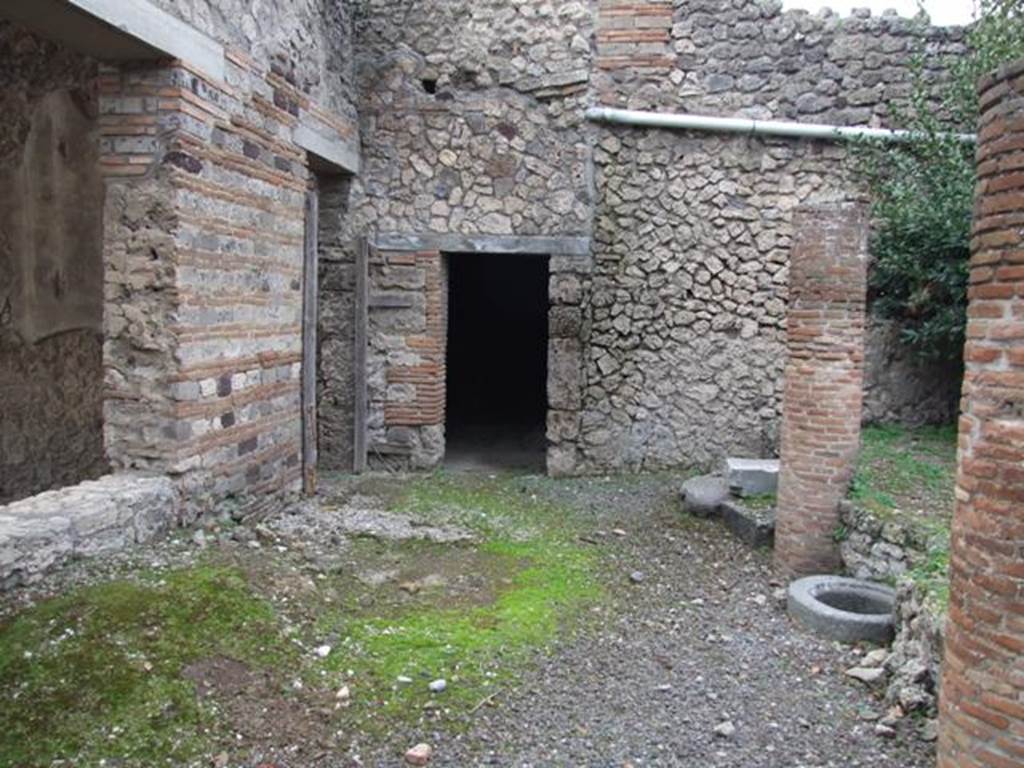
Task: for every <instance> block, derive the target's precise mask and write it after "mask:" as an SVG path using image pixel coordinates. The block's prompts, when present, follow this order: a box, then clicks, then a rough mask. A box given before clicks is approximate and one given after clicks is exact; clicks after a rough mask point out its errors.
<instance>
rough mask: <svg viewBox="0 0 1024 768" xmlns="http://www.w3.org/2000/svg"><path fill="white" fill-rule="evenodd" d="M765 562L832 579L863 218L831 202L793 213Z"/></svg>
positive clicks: (857, 328) (850, 402)
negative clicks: (774, 512) (773, 504)
mask: <svg viewBox="0 0 1024 768" xmlns="http://www.w3.org/2000/svg"><path fill="white" fill-rule="evenodd" d="M793 229H794V241H793V250H792V255H791V258H790V277H789V279H790V302H789V308H788V311H787V317H786V334H787V346H788V362H787V365H786V375H785V378H786V386H785V393H784V395H783V416H782V434H781V447H782V465H781V472H780V477H779V494H778V521H777V529H776V534H775V562H776V565H777V566H778V568H779V570H780V571H782V572H783V573H786V574H787V575H793V576H796V575H807V574H813V573H833V572H834V571H835V569H836V567H837V565H838V550H837V547H836V544H835V540H834V536H835V531H836V528H837V527H838V525H839V502H840V500H841V499H842V498H843V497H844V496H845V495H846V491H847V488H848V485H849V482H850V478H851V477H852V474H853V468H854V462H855V459H856V456H857V450H858V447H859V442H860V417H861V401H862V397H863V396H862V390H863V377H864V305H865V293H866V280H867V232H868V219H867V212H866V210H865V208H864V207H863V206H861V205H858V204H853V203H836V204H826V205H817V206H810V207H804V208H801V209H800V210H799V211H797V213H796V214H795V216H794V224H793Z"/></svg>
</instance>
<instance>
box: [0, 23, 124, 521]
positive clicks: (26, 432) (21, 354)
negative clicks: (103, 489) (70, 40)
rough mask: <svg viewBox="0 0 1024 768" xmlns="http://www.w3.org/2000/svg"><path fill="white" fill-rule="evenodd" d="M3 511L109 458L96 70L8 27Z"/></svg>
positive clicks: (0, 178)
mask: <svg viewBox="0 0 1024 768" xmlns="http://www.w3.org/2000/svg"><path fill="white" fill-rule="evenodd" d="M0 61H2V62H3V69H4V78H3V84H2V87H0V106H2V109H0V503H3V502H6V501H9V500H12V499H15V498H19V497H22V496H27V495H30V494H32V493H36V492H38V491H42V490H44V489H46V488H51V487H59V486H62V485H68V484H73V483H76V482H78V481H80V480H82V479H85V478H89V477H97V476H99V475H100V474H102V473H103V472H104V470H105V468H106V460H105V458H104V452H103V413H102V397H103V387H102V382H103V370H102V351H101V349H102V339H101V335H100V326H101V323H102V307H103V286H102V266H101V264H102V262H101V250H102V245H101V238H102V233H101V226H102V220H103V213H102V206H103V181H102V178H101V177H100V174H99V163H98V152H97V146H98V140H97V119H96V118H97V108H96V97H95V92H94V89H93V84H92V78H93V77H94V76H95V71H96V65H95V63H94V62H92V61H90V60H88V59H86V58H84V57H82V56H78V55H75V54H73V53H71V52H69V51H67V50H65V49H63V48H61V47H59V46H57V45H55V44H52V43H48V42H45V41H43V40H41V39H39V38H38V37H36V36H34V35H32V34H30V33H28V32H26V31H25V30H23V29H21V28H19V27H17V26H16V25H13V24H10V23H7V22H3V21H0Z"/></svg>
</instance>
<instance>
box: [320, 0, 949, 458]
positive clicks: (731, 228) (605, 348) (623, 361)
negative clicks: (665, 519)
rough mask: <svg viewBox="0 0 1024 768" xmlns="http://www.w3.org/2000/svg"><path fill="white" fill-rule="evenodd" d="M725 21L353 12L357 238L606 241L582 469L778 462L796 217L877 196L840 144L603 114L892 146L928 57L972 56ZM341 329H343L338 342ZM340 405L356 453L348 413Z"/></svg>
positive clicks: (763, 13)
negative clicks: (921, 59)
mask: <svg viewBox="0 0 1024 768" xmlns="http://www.w3.org/2000/svg"><path fill="white" fill-rule="evenodd" d="M721 6H722V4H721V3H718V2H708V1H703V0H702V1H698V2H685V3H684V2H682V0H676V1H675V2H667V1H666V0H649V1H647V2H630V3H626V2H620V1H619V0H594V2H587V3H581V2H569V1H567V0H563V1H561V2H554V3H550V2H546V3H542V2H525V3H507V2H500V1H499V0H488V2H484V3H468V2H438V1H434V2H424V3H416V4H409V3H405V2H399V1H398V0H363V1H362V2H360V3H357V4H356V7H355V11H354V18H355V28H356V50H357V55H358V66H357V74H356V81H357V83H358V84H359V90H360V117H361V123H362V135H363V139H364V161H365V165H364V171H363V173H362V174H361V177H360V178H359V179H358V180H356V181H355V183H354V184H353V201H352V215H351V230H350V231H349V233H348V236H349V237H352V238H354V236H356V235H359V234H364V233H365V234H367V235H368V236H369V237H370V239H371V240H373V239H374V238H375V237H378V236H382V235H383V236H387V235H392V234H400V235H420V234H423V233H444V234H468V235H485V236H491V235H548V236H550V235H590V236H592V237H593V252H592V257H593V259H592V265H593V266H592V269H588V270H587V271H585V272H583V273H581V274H579V275H578V278H579V280H580V291H581V294H582V295H585V296H586V301H585V302H584V303H582V304H581V305H579V314H580V318H579V323H578V327H579V329H580V330H579V334H578V335H577V337H576V338H575V339H574V340H573V341H572V342H571V343H572V344H573V345H574V350H575V351H574V356H575V359H578V360H580V361H581V366H582V367H581V370H580V371H578V372H576V373H574V374H573V377H574V381H575V382H576V383H577V384H579V386H580V391H579V403H578V406H576V407H574V409H573V413H574V414H575V416H574V418H573V419H571V421H572V422H573V426H572V427H570V428H568V429H564V428H559V429H557V430H555V432H554V433H556V434H558V438H557V440H555V441H554V442H555V443H556V444H557V445H558V452H559V454H560V457H561V458H560V459H559V461H558V464H559V466H560V467H561V468H562V470H563V471H571V472H598V471H606V470H614V469H622V470H638V469H655V468H663V467H673V466H680V465H688V466H694V465H697V466H711V465H712V464H715V463H716V462H717V461H718V460H719V459H720V458H721V457H722V456H723V455H725V454H727V453H732V454H749V455H771V454H774V453H775V452H777V450H778V428H779V418H780V404H781V393H782V378H783V360H784V338H783V318H784V316H785V309H786V303H787V301H788V259H789V248H790V245H791V237H792V231H791V230H792V212H793V210H794V209H795V208H796V207H798V206H799V205H802V204H805V203H815V202H828V201H842V200H848V199H851V198H857V197H858V196H859V194H860V191H859V190H858V189H857V188H856V186H857V185H856V182H855V180H854V179H853V177H852V173H851V169H850V167H849V165H848V163H847V155H846V151H845V148H844V147H842V146H841V145H837V144H835V143H831V142H814V141H797V140H790V139H779V140H775V139H761V138H751V137H723V136H716V135H713V134H707V133H685V132H672V131H658V130H650V129H637V128H618V127H610V126H607V125H598V124H595V123H590V122H587V121H586V120H585V119H584V114H583V111H584V108H585V107H586V106H587V105H588V104H592V103H601V104H606V105H612V106H628V107H633V108H643V109H660V110H673V111H686V112H701V113H706V114H712V115H722V116H732V115H748V116H753V117H757V118H778V119H797V120H803V121H830V122H836V123H840V124H860V125H883V124H885V123H886V120H887V118H888V109H887V102H888V101H889V100H890V99H895V100H899V99H900V98H902V97H904V96H905V95H906V94H907V92H908V88H909V78H910V69H909V60H910V54H911V52H912V51H913V50H915V49H916V48H919V47H923V46H927V47H928V48H929V49H930V50H932V51H942V52H948V53H950V54H955V53H956V52H958V51H960V50H962V47H963V35H962V31H961V30H957V29H951V30H936V29H929V28H921V27H919V26H915V25H914V24H913V23H912V22H910V21H909V20H906V19H901V18H899V17H897V16H894V15H884V16H882V17H871V16H869V15H864V14H861V13H858V14H855V15H854V16H851V17H848V18H843V19H840V18H839V17H838V16H835V15H830V14H818V15H809V14H806V13H803V12H783V11H781V10H780V8H779V6H778V4H775V3H770V2H769V3H762V2H756V1H755V0H749V1H746V2H737V3H732V4H730V5H729V7H727V8H725V9H723V8H722V7H721ZM928 74H929V76H931V77H934V78H936V79H937V78H941V76H942V72H940V71H933V72H930V73H928ZM344 319H345V313H343V312H342V313H332V314H331V316H330V317H328V319H327V322H326V323H325V324H324V326H323V329H322V330H323V332H324V333H325V334H326V335H327V336H329V337H330V338H341V337H342V335H343V332H344V328H343V322H344ZM569 343H570V342H569V341H567V340H565V338H564V337H563V339H562V340H561V341H560V342H559V344H561V345H562V346H565V345H566V344H569ZM869 356H871V357H873V358H874V359H878V360H888V361H892V360H893V359H894V353H892V352H891V347H886V349H885V350H882V351H879V352H878V353H872V352H869ZM549 363H550V361H549ZM880 368H881V365H879V366H878V367H877V368H872V371H879V370H880ZM901 370H902V369H901ZM870 381H871V401H870V402H871V407H872V409H873V410H872V411H871V412H872V413H873V414H874V413H878V414H881V415H883V416H886V417H887V416H889V415H896V416H897V417H898V418H901V419H904V420H910V421H917V420H926V419H928V420H930V419H931V418H932V416H933V415H937V413H938V411H939V410H940V405H939V404H938V402H937V400H938V399H939V398H937V397H936V398H931V399H928V400H927V401H926V402H924V403H922V404H921V409H920V410H915V409H913V408H912V407H910V405H909V403H910V401H911V400H912V399H915V395H913V394H911V392H910V391H909V389H908V388H907V387H906V386H905V381H904V379H903V378H902V377H901V378H899V380H898V382H899V385H900V386H899V388H897V387H895V386H893V385H894V384H895V383H897V380H896V379H894V378H892V377H886V376H884V375H881V373H879V374H878V375H876V376H874V377H873V378H872V379H871V380H870ZM890 389H892V390H893V391H894V393H893V394H891V395H890V394H888V391H889V390H890ZM914 391H915V392H916V390H914ZM916 399H918V400H920V398H916ZM338 407H339V408H350V405H349V404H347V403H340V404H339V406H338ZM333 408H334V406H328V408H327V409H323V408H322V409H321V413H322V416H323V417H325V421H327V422H328V423H331V424H334V425H336V427H332V428H331V432H332V433H334V432H336V433H337V434H338V435H341V434H342V429H343V427H342V425H346V424H350V423H351V413H340V414H339V413H337V412H333V413H327V412H328V411H332V409H333ZM561 410H563V409H562V408H560V407H559V406H556V405H552V414H551V419H554V420H564V417H563V416H561V415H559V414H557V413H555V412H556V411H561ZM922 413H924V414H925V415H924V416H922ZM373 418H374V417H373V416H371V419H373ZM569 435H572V437H569ZM322 436H323V433H322ZM328 437H329V440H328V443H334V444H338V445H341V443H342V442H347V441H342V440H333V438H332V437H330V435H328ZM339 450H340V448H339ZM331 454H332V451H331V450H329V451H328V455H327V456H326V457H325V459H327V460H328V461H330V460H331V459H330V456H331ZM339 455H340V454H339ZM567 457H572V458H571V461H570V460H569V459H568V458H567ZM339 463H345V462H344V461H340V462H339ZM570 466H571V469H568V468H569V467H570Z"/></svg>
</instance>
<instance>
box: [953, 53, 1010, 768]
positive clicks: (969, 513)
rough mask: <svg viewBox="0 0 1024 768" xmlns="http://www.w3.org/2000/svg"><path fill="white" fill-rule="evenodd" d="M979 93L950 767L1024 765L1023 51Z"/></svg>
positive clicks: (956, 531)
mask: <svg viewBox="0 0 1024 768" xmlns="http://www.w3.org/2000/svg"><path fill="white" fill-rule="evenodd" d="M979 93H980V98H981V112H982V117H981V124H980V127H979V136H978V186H977V193H976V200H975V214H974V232H973V239H972V242H971V251H972V255H971V276H970V290H969V292H968V296H969V299H970V302H969V306H968V323H967V345H966V348H965V350H964V360H965V364H966V374H965V377H964V387H963V401H962V406H961V407H962V411H963V415H962V416H961V418H960V461H959V470H958V473H957V489H956V498H957V506H956V514H955V516H954V520H953V537H952V544H951V546H952V553H951V584H950V607H949V622H948V625H947V633H946V646H945V654H946V656H945V661H944V663H943V679H942V690H941V696H940V736H939V766H940V768H978V767H980V766H986V767H988V766H992V767H994V768H1009V767H1010V766H1024V61H1021V62H1018V63H1017V64H1015V65H1011V66H1009V67H1006V68H1003V69H1001V70H999V71H998V72H997V73H996V74H995V75H993V76H991V77H988V78H986V79H985V80H983V81H982V82H981V84H980V86H979Z"/></svg>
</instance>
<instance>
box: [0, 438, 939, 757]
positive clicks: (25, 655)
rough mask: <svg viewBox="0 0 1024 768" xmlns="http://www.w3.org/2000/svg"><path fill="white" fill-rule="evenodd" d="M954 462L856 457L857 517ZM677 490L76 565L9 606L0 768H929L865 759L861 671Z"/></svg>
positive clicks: (428, 492) (410, 517)
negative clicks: (587, 767) (812, 631)
mask: <svg viewBox="0 0 1024 768" xmlns="http://www.w3.org/2000/svg"><path fill="white" fill-rule="evenodd" d="M947 438H948V434H946V433H944V432H942V431H934V430H933V431H923V432H913V433H907V432H893V431H886V430H882V431H879V432H876V433H872V432H870V431H869V433H868V437H867V444H866V445H867V447H866V450H865V460H864V462H862V466H861V471H860V473H859V474H858V478H859V480H858V484H857V486H856V487H855V491H854V493H855V494H856V495H858V496H861V497H863V499H865V504H869V505H871V506H872V507H873V508H877V509H878V511H879V513H881V512H882V511H883V509H882V508H883V506H884V507H885V511H886V512H887V513H891V514H893V515H900V516H901V519H902V516H903V515H904V514H909V515H910V516H911V517H916V516H918V514H919V509H918V508H919V507H920V509H926V508H927V509H932V508H933V507H934V506H935V503H936V502H938V501H940V500H941V499H943V498H945V497H944V496H943V494H944V493H948V489H945V488H944V484H945V482H946V476H945V475H944V476H943V478H942V479H940V478H939V476H938V475H937V474H936V473H935V472H933V470H932V467H939V468H941V467H942V466H943V462H946V461H948V450H947V447H948V446H947V443H948V440H947ZM904 443H906V445H909V446H912V447H913V448H914V450H915V451H919V452H920V453H919V456H918V458H917V459H915V460H914V461H910V460H906V461H904V460H903V459H901V460H900V461H899V462H897V464H896V465H894V464H893V461H892V459H893V457H894V455H895V454H894V453H893V452H896V453H899V455H900V456H903V455H905V451H904V448H905V447H906V446H905V445H904ZM941 471H945V470H941ZM678 487H679V476H678V475H670V474H652V475H639V476H621V477H620V476H609V477H604V478H591V479H577V480H561V481H556V480H550V479H547V478H544V477H539V476H532V475H519V474H484V473H443V472H442V473H437V474H434V475H428V476H397V475H371V476H366V477H363V478H353V477H350V476H338V477H334V478H330V479H329V481H328V482H327V483H326V487H325V488H324V489H323V491H322V492H321V494H320V496H319V497H318V498H317V499H316V500H314V501H310V502H307V503H305V504H303V505H302V506H301V507H299V508H296V509H293V510H291V511H290V513H283V514H280V515H278V516H273V517H270V518H267V519H264V520H261V521H259V522H239V521H235V520H233V519H231V518H230V517H229V516H224V517H222V518H220V519H217V520H212V521H209V522H208V523H207V524H205V525H204V526H203V527H200V528H196V529H194V530H189V531H179V532H177V533H175V534H174V535H172V536H170V537H169V538H166V539H164V540H162V541H159V542H156V543H153V544H150V545H147V546H146V547H142V548H138V549H136V550H132V551H130V552H127V553H122V554H116V555H111V556H107V557H103V558H97V559H93V560H84V561H79V562H75V563H73V564H71V565H70V566H68V567H67V568H65V569H64V570H63V571H60V572H57V573H54V574H52V575H51V576H49V577H47V578H46V579H45V580H44V581H43V582H41V583H40V584H38V585H36V586H35V587H32V588H30V589H23V590H20V591H18V592H15V593H10V594H9V595H8V596H7V598H6V602H5V604H4V606H3V614H2V618H0V694H2V695H3V697H4V700H5V702H7V706H5V707H4V709H3V713H2V715H0V762H2V763H3V764H5V765H12V766H50V765H109V766H113V765H118V766H126V767H127V766H158V765H168V766H171V765H173V766H183V765H188V766H210V765H213V766H220V768H225V766H256V765H260V766H276V767H277V768H286V767H287V766H340V765H345V766H348V765H353V766H355V765H373V766H386V765H402V764H408V763H409V762H412V763H413V764H415V760H417V759H418V757H417V754H418V753H415V748H417V747H418V748H419V749H420V750H421V752H422V753H424V754H426V753H432V757H431V758H430V763H431V764H432V765H453V766H455V765H478V764H497V765H529V764H538V763H543V764H565V765H568V764H580V763H587V764H602V765H636V766H640V765H678V764H681V763H682V764H694V765H696V764H700V765H744V766H782V765H793V764H794V763H795V762H799V763H803V764H808V765H828V764H833V765H844V766H855V765H865V766H866V765H872V764H888V765H901V766H917V765H920V766H924V765H928V764H930V761H931V759H932V758H931V745H930V744H929V743H928V742H927V741H925V740H923V739H922V735H923V734H922V732H921V723H920V722H919V721H916V720H914V719H912V718H907V719H906V720H904V721H902V722H901V723H899V724H898V725H897V727H896V728H894V729H893V730H892V733H891V734H890V733H887V734H886V736H885V738H882V737H880V736H879V735H878V733H877V732H876V731H877V727H878V725H877V724H878V721H879V720H880V719H883V718H884V717H885V716H886V706H885V704H884V703H883V702H882V701H881V698H880V693H879V692H878V691H875V690H873V689H871V688H866V687H865V686H864V685H863V684H862V683H860V682H857V681H854V680H851V679H850V678H848V677H847V676H845V674H844V670H846V669H848V668H849V667H850V666H852V665H855V664H858V663H860V662H861V660H862V657H863V656H864V655H865V654H866V653H867V652H868V651H870V650H871V649H870V648H866V647H865V648H860V647H853V648H850V647H844V646H840V645H836V644H833V643H830V642H827V641H824V640H820V639H818V638H815V637H813V636H811V635H808V634H806V633H804V632H802V631H801V630H799V629H797V628H796V627H795V626H794V625H792V624H791V623H790V621H789V619H788V618H787V616H786V613H785V608H784V605H783V602H782V600H781V593H782V590H781V587H782V585H781V584H780V583H779V582H778V581H776V580H775V579H774V578H773V575H772V571H771V568H770V552H769V551H768V550H764V549H750V548H749V547H747V546H745V545H743V544H742V543H740V542H738V541H736V540H734V539H733V538H732V537H730V536H729V535H728V534H727V533H726V532H725V530H724V529H723V528H722V526H721V524H720V523H719V522H717V521H712V520H703V519H696V518H692V517H689V516H687V515H685V514H684V513H682V512H681V511H680V504H679V499H678ZM925 517H928V518H929V519H931V515H926V516H925ZM938 522H939V520H938V518H936V520H935V523H936V524H938ZM927 525H929V526H930V525H932V523H931V522H928V523H927ZM924 735H925V737H926V738H927V734H924ZM410 750H413V753H411V754H407V753H410Z"/></svg>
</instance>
